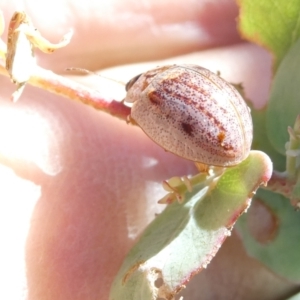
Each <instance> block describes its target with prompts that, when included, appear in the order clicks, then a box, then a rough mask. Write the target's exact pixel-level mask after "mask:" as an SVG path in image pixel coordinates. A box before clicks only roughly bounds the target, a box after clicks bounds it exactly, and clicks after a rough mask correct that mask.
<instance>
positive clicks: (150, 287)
mask: <svg viewBox="0 0 300 300" xmlns="http://www.w3.org/2000/svg"><path fill="white" fill-rule="evenodd" d="M271 173H272V164H271V161H270V159H269V158H268V156H267V155H265V154H264V153H262V152H259V151H251V153H250V155H249V157H248V158H247V159H246V160H245V161H243V162H242V163H241V164H239V165H238V166H236V167H232V168H228V169H226V170H225V172H224V173H223V174H222V175H221V176H220V177H219V178H215V180H214V181H213V182H212V183H211V184H210V185H209V186H203V184H200V185H199V187H198V188H196V187H194V191H193V192H192V193H189V194H188V195H186V201H185V202H184V203H182V204H179V203H173V204H171V205H168V206H167V208H166V209H165V210H164V211H163V212H162V213H161V214H160V215H159V216H158V217H157V218H156V219H155V220H154V221H153V222H152V223H151V224H150V225H149V226H148V228H147V229H146V230H145V232H144V233H143V235H142V236H141V238H140V240H139V241H138V243H137V244H136V245H135V246H134V247H133V248H132V250H131V251H130V253H129V254H128V256H127V257H126V259H125V261H124V262H123V265H122V267H121V269H120V271H119V273H118V275H117V277H116V278H115V281H114V283H113V285H112V288H111V294H110V299H111V300H119V299H122V300H123V299H131V300H140V299H143V300H148V299H153V300H154V299H156V298H157V297H159V298H164V299H173V297H174V295H175V294H177V293H178V292H179V291H180V290H181V289H182V288H184V286H185V285H186V284H187V282H188V281H189V279H190V278H191V277H192V276H193V275H195V274H196V273H198V272H200V271H201V270H202V269H204V268H206V267H207V265H208V264H209V262H210V261H211V259H212V258H213V257H214V255H215V254H216V253H217V251H218V250H219V248H220V247H221V245H222V243H223V242H224V240H225V239H226V237H227V236H228V235H230V229H231V228H232V226H233V224H234V223H235V221H236V220H237V218H238V217H239V216H240V214H241V213H242V212H243V211H244V210H245V209H246V208H247V207H248V205H249V204H250V199H251V195H253V193H254V192H255V190H256V189H257V188H258V186H259V185H260V184H262V183H265V182H267V181H268V180H269V178H270V176H271Z"/></svg>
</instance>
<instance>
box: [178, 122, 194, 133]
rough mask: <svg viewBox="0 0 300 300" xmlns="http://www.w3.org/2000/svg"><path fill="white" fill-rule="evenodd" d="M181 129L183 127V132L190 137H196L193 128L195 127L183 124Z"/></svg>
mask: <svg viewBox="0 0 300 300" xmlns="http://www.w3.org/2000/svg"><path fill="white" fill-rule="evenodd" d="M181 127H182V129H183V131H184V132H185V133H187V134H188V135H189V136H193V135H194V128H193V126H192V125H191V124H188V123H184V122H182V123H181Z"/></svg>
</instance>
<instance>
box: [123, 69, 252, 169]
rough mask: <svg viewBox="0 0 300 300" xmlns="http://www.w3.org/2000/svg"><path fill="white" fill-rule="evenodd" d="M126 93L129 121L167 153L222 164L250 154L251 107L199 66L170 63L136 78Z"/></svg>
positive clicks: (215, 75) (222, 165)
mask: <svg viewBox="0 0 300 300" xmlns="http://www.w3.org/2000/svg"><path fill="white" fill-rule="evenodd" d="M126 91H127V94H126V98H125V99H124V100H125V102H128V103H132V108H131V112H130V116H129V121H130V122H131V123H134V124H137V125H138V126H139V127H141V129H142V130H143V131H144V132H145V133H146V134H147V135H148V136H149V137H150V138H151V139H152V140H153V141H154V142H155V143H157V144H158V145H160V146H161V147H163V148H164V149H165V150H166V151H168V152H171V153H174V154H176V155H178V156H181V157H183V158H185V159H188V160H191V161H194V162H198V163H201V164H206V165H209V166H220V167H230V166H234V165H237V164H238V163H240V162H241V161H243V160H244V159H245V158H247V156H248V155H249V152H250V148H251V143H252V136H253V125H252V118H251V114H250V109H249V108H248V106H247V105H246V103H245V101H244V99H243V98H242V96H241V95H240V93H239V92H238V91H237V90H236V89H235V88H234V87H233V86H232V85H231V84H229V83H228V82H226V81H225V80H224V79H222V78H221V77H220V76H218V75H217V74H215V73H213V72H211V71H209V70H207V69H205V68H203V67H200V66H198V65H188V64H186V65H167V66H162V67H157V68H155V69H153V70H150V71H147V72H145V73H143V74H140V75H138V76H135V77H134V78H132V79H131V80H130V81H129V82H128V83H127V84H126Z"/></svg>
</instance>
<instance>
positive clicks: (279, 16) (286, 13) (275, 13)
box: [238, 0, 300, 68]
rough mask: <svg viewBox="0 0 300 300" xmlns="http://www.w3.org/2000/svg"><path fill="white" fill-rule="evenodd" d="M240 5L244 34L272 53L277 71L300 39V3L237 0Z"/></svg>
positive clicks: (281, 0)
mask: <svg viewBox="0 0 300 300" xmlns="http://www.w3.org/2000/svg"><path fill="white" fill-rule="evenodd" d="M238 3H239V6H240V17H239V29H240V31H241V33H242V35H243V36H244V37H245V38H247V39H248V40H250V41H252V42H254V43H256V44H259V45H261V46H263V47H265V48H266V49H268V50H270V51H271V52H272V53H273V54H274V59H275V67H276V68H277V67H278V66H279V64H280V62H281V60H282V59H283V58H284V56H285V54H286V52H287V51H288V50H289V48H290V47H291V46H292V45H293V44H294V43H295V42H296V41H297V40H298V38H299V37H300V1H299V0H289V1H286V0H273V1H270V0H238Z"/></svg>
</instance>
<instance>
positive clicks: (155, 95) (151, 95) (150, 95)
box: [148, 91, 161, 105]
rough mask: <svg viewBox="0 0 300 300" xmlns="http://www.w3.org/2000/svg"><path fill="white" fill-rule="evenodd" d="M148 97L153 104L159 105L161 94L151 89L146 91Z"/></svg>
mask: <svg viewBox="0 0 300 300" xmlns="http://www.w3.org/2000/svg"><path fill="white" fill-rule="evenodd" d="M148 98H149V100H150V101H151V103H152V104H154V105H160V104H161V96H160V94H159V93H157V92H155V91H152V92H150V93H148Z"/></svg>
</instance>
